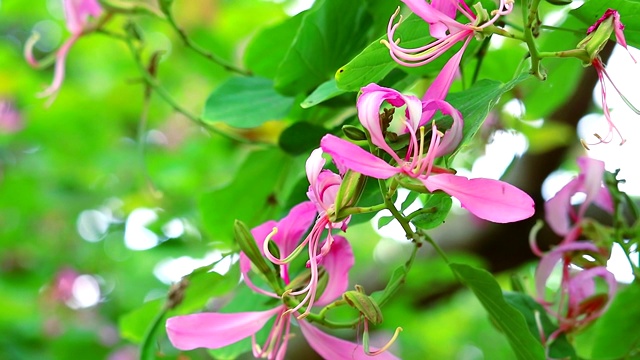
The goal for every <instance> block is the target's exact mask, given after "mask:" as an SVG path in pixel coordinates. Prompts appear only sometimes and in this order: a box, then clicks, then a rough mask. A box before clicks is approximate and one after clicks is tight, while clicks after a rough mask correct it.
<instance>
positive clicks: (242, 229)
mask: <svg viewBox="0 0 640 360" xmlns="http://www.w3.org/2000/svg"><path fill="white" fill-rule="evenodd" d="M233 232H234V235H235V239H236V242H237V243H238V246H240V250H241V251H242V252H243V253H244V254H245V255H246V256H247V257H248V258H249V260H251V263H252V264H253V265H255V266H256V268H257V269H258V271H260V272H261V273H262V274H264V275H265V276H267V278H270V275H271V274H272V273H273V272H272V269H271V268H270V267H269V265H267V262H266V261H265V260H264V257H263V256H262V253H261V252H260V249H258V245H257V244H256V240H255V239H254V238H253V235H251V232H250V231H249V229H248V228H247V225H245V224H244V223H243V222H242V221H240V220H236V221H235V223H234V224H233ZM265 241H266V240H265Z"/></svg>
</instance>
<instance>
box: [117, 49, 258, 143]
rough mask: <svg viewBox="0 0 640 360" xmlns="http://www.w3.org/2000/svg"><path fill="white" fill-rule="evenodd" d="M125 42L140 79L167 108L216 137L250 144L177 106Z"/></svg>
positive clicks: (135, 52)
mask: <svg viewBox="0 0 640 360" xmlns="http://www.w3.org/2000/svg"><path fill="white" fill-rule="evenodd" d="M125 42H126V43H127V46H128V47H129V50H130V51H131V54H132V55H133V59H134V60H135V63H136V66H137V67H138V70H139V71H140V74H142V78H143V80H144V81H145V82H146V83H147V85H148V86H150V87H151V88H152V89H153V90H154V91H155V92H156V93H157V94H158V95H160V97H161V98H162V99H164V101H165V102H166V103H167V104H169V106H171V107H172V108H173V109H174V110H175V111H177V112H179V113H181V114H182V115H184V116H186V117H187V118H188V119H189V120H191V121H193V122H194V123H196V124H198V125H200V126H202V127H204V128H206V129H207V130H209V131H211V132H214V133H216V134H218V135H221V136H224V137H226V138H228V139H231V140H235V141H238V142H241V143H251V141H249V140H247V139H245V138H243V137H241V136H239V135H237V134H234V133H232V132H229V131H225V130H222V129H220V128H217V127H214V126H212V125H211V124H209V123H207V122H205V121H204V120H203V119H202V118H201V117H199V116H197V115H195V114H192V113H191V112H190V111H188V110H187V109H185V108H184V107H182V106H181V105H180V104H178V103H177V102H176V101H175V100H174V99H173V97H171V95H170V94H169V92H168V91H167V90H166V89H165V88H163V87H162V86H161V85H160V83H159V82H158V81H157V79H155V78H154V77H153V76H151V74H149V71H147V69H146V68H145V67H144V64H143V63H142V59H141V58H140V53H139V51H138V50H137V49H136V48H135V46H134V45H133V43H132V41H131V39H130V38H128V37H127V38H125Z"/></svg>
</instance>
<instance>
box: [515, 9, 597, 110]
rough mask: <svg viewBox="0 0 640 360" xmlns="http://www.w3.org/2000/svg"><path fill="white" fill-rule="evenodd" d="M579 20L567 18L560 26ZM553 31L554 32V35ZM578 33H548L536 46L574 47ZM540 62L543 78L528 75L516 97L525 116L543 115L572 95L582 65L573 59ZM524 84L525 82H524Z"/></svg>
mask: <svg viewBox="0 0 640 360" xmlns="http://www.w3.org/2000/svg"><path fill="white" fill-rule="evenodd" d="M581 25H582V24H580V21H578V20H577V19H575V18H572V17H569V18H567V19H566V20H565V21H564V22H563V23H562V24H561V25H560V27H561V28H568V29H575V28H578V29H579V28H580V26H581ZM554 35H555V36H554ZM581 38H582V36H581V35H577V34H575V33H572V32H562V34H559V33H557V34H549V35H548V36H547V37H544V38H543V39H541V42H540V45H539V46H540V49H541V50H543V51H560V50H564V49H572V48H575V47H576V45H577V44H578V42H580V40H581ZM542 66H543V67H544V69H545V71H546V72H547V77H548V78H547V80H546V81H540V80H539V79H537V78H535V77H531V78H530V79H528V80H527V81H526V82H524V83H523V86H522V87H521V89H522V90H523V91H522V93H521V96H520V98H521V99H522V101H523V102H524V104H525V107H526V111H525V113H524V118H525V119H530V120H535V119H541V118H547V117H548V116H549V115H550V114H551V113H552V112H553V111H554V110H556V109H557V108H558V107H560V106H561V105H562V104H564V103H565V102H566V101H567V99H568V98H569V97H570V96H571V95H573V92H574V91H573V89H575V88H576V86H577V85H578V82H579V81H580V78H581V77H582V74H584V72H585V71H594V70H593V69H585V68H584V67H583V66H582V62H581V61H579V60H577V59H558V58H549V59H544V60H543V62H542ZM525 85H526V86H525Z"/></svg>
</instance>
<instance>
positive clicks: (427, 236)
mask: <svg viewBox="0 0 640 360" xmlns="http://www.w3.org/2000/svg"><path fill="white" fill-rule="evenodd" d="M420 235H422V236H423V237H424V239H425V240H426V241H427V242H428V243H429V244H431V246H433V248H434V249H435V250H436V252H437V253H438V255H440V257H441V258H442V259H443V260H444V262H446V263H447V264H450V263H451V262H450V261H449V257H447V254H446V253H445V252H444V250H442V248H441V247H440V245H438V243H436V242H435V240H433V239H432V238H431V237H430V236H429V235H427V234H426V233H425V232H423V231H421V232H420Z"/></svg>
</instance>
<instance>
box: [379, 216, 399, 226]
mask: <svg viewBox="0 0 640 360" xmlns="http://www.w3.org/2000/svg"><path fill="white" fill-rule="evenodd" d="M394 219H395V218H394V217H393V216H391V215H389V216H381V217H380V218H379V219H378V229H380V228H382V227H383V226H387V225H389V224H390V223H391V222H392V221H393V220H394Z"/></svg>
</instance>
